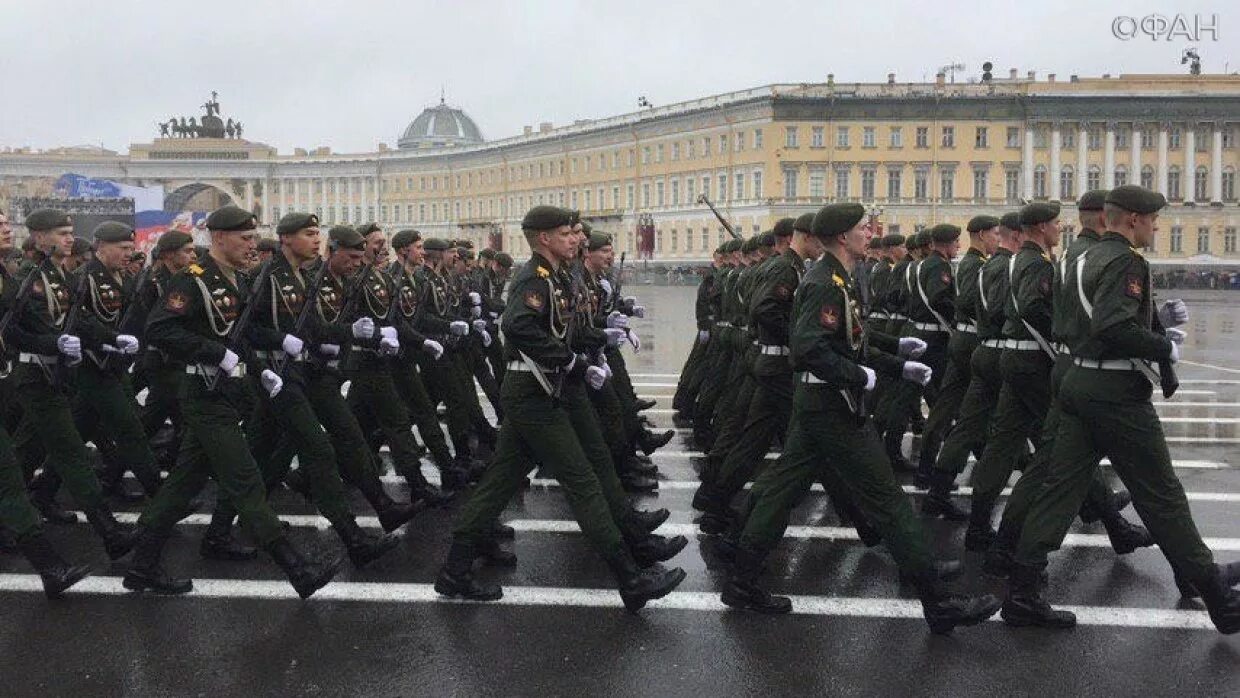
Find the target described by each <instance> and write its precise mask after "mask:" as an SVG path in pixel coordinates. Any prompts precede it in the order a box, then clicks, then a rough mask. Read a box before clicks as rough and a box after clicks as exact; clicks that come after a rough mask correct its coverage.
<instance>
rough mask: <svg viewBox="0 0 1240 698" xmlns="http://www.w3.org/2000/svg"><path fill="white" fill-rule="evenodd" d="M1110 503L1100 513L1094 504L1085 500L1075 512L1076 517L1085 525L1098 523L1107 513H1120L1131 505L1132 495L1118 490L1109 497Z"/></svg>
mask: <svg viewBox="0 0 1240 698" xmlns="http://www.w3.org/2000/svg"><path fill="white" fill-rule="evenodd" d="M1109 499H1110V501H1109V502H1107V504H1106V505H1105V506H1104V508H1103V509H1104V510H1102V511H1100V510H1099V508H1098V507H1096V506H1094V503H1093V502H1091V501H1089V499H1086V500H1085V501H1084V502H1082V503H1081V510H1080V511H1079V512H1077V516H1080V517H1081V521H1083V522H1084V523H1087V524H1091V523H1098V521H1100V520H1102V517H1103V515H1104V514H1106V513H1109V512H1116V513H1118V512H1121V511H1123V510H1124V509H1125V508H1127V506H1128V505H1129V504H1132V495H1131V494H1128V491H1127V490H1120V491H1118V492H1115V493H1113V494H1112V495H1111V496H1110V498H1109Z"/></svg>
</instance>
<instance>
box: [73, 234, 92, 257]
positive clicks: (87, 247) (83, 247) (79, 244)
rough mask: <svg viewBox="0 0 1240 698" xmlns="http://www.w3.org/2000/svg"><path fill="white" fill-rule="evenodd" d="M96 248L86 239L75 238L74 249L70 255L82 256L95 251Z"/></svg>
mask: <svg viewBox="0 0 1240 698" xmlns="http://www.w3.org/2000/svg"><path fill="white" fill-rule="evenodd" d="M94 249H95V248H94V247H93V246H92V245H91V244H90V240H87V239H86V238H73V249H72V250H71V251H70V252H69V254H73V255H80V254H86V253H87V252H91V251H93V250H94Z"/></svg>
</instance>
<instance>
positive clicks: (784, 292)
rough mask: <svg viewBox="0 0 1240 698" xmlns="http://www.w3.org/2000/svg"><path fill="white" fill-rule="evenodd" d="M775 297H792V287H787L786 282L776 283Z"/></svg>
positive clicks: (784, 298)
mask: <svg viewBox="0 0 1240 698" xmlns="http://www.w3.org/2000/svg"><path fill="white" fill-rule="evenodd" d="M775 297H776V298H778V299H780V300H785V301H786V300H788V299H789V298H791V297H792V289H790V288H788V284H777V285H776V286H775Z"/></svg>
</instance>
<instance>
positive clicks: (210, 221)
mask: <svg viewBox="0 0 1240 698" xmlns="http://www.w3.org/2000/svg"><path fill="white" fill-rule="evenodd" d="M257 227H258V218H257V217H255V215H254V214H253V213H252V212H250V211H247V210H245V209H243V208H241V207H240V206H221V207H220V208H217V209H215V210H214V211H212V212H211V213H210V214H209V215H208V216H207V230H219V231H223V232H236V231H241V230H254V229H255V228H257Z"/></svg>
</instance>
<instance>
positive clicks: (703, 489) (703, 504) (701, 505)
mask: <svg viewBox="0 0 1240 698" xmlns="http://www.w3.org/2000/svg"><path fill="white" fill-rule="evenodd" d="M719 494H720V493H719V490H718V488H717V487H715V485H714V483H713V482H711V481H709V480H707V479H706V478H705V477H704V476H703V478H702V482H701V484H699V485H698V488H697V489H696V490H694V492H693V502H692V503H691V505H690V506H692V507H693V508H694V509H697V510H698V511H710V509H711V505H712V504H714V502H715V500H717V499H718V498H719Z"/></svg>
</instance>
